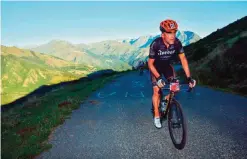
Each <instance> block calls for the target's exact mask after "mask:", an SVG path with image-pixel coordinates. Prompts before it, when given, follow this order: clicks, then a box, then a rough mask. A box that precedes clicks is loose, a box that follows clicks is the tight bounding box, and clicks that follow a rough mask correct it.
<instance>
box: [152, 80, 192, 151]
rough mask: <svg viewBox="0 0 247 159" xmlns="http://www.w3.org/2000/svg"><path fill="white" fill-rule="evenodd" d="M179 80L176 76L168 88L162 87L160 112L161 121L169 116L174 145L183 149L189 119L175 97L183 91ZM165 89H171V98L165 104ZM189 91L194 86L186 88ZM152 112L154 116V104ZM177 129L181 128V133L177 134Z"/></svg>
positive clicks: (170, 132) (169, 126)
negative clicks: (187, 119)
mask: <svg viewBox="0 0 247 159" xmlns="http://www.w3.org/2000/svg"><path fill="white" fill-rule="evenodd" d="M180 86H181V85H180V84H179V80H178V79H176V78H174V79H173V80H171V82H170V83H169V87H168V88H161V89H160V94H161V96H160V99H161V100H160V105H159V114H160V120H161V123H163V121H164V120H166V119H167V118H168V120H167V121H168V128H169V134H170V137H171V140H172V142H173V144H174V146H175V147H176V148H177V149H179V150H181V149H183V148H184V147H185V144H186V140H187V121H186V118H185V115H184V113H183V109H182V106H181V104H180V103H179V102H178V100H176V99H175V95H176V94H177V93H179V92H180V91H181V89H180ZM164 90H169V99H168V101H167V103H166V104H165V94H164V92H163V91H164ZM186 91H187V92H191V91H192V88H190V87H189V89H186ZM152 114H153V117H154V107H153V105H152ZM176 130H181V132H182V133H181V134H180V135H177V132H176Z"/></svg>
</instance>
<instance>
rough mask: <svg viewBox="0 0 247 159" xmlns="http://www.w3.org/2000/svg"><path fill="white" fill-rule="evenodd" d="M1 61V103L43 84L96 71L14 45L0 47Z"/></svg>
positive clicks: (76, 77) (66, 79)
mask: <svg viewBox="0 0 247 159" xmlns="http://www.w3.org/2000/svg"><path fill="white" fill-rule="evenodd" d="M1 60H2V61H1V66H2V67H1V74H2V77H1V81H2V89H1V97H2V104H7V103H9V102H12V101H13V100H15V99H17V98H20V97H22V96H25V95H26V94H28V93H30V92H31V91H33V90H35V89H36V88H38V87H40V86H42V85H49V84H55V83H59V82H62V81H71V80H74V79H79V78H80V77H84V76H87V75H88V74H89V73H91V72H94V71H96V70H99V68H96V67H89V66H86V65H83V64H76V63H73V62H68V61H65V60H63V59H60V58H57V57H54V56H50V55H46V54H41V53H36V52H33V51H30V50H25V49H19V48H17V47H5V46H1Z"/></svg>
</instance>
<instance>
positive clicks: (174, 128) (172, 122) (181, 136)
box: [168, 99, 187, 150]
mask: <svg viewBox="0 0 247 159" xmlns="http://www.w3.org/2000/svg"><path fill="white" fill-rule="evenodd" d="M168 128H169V133H170V136H171V139H172V142H173V144H174V146H175V147H176V148H177V149H179V150H181V149H183V148H184V146H185V144H186V140H187V123H186V119H185V116H184V114H183V110H182V107H181V105H180V104H179V103H178V102H177V101H176V100H175V99H173V100H172V101H171V103H170V108H169V112H168Z"/></svg>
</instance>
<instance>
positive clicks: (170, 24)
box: [160, 19, 178, 33]
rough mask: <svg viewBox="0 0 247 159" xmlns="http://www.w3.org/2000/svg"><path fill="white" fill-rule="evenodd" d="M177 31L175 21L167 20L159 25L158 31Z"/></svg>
mask: <svg viewBox="0 0 247 159" xmlns="http://www.w3.org/2000/svg"><path fill="white" fill-rule="evenodd" d="M174 30H175V31H176V30H178V24H177V22H176V21H174V20H171V19H167V20H164V21H162V22H161V23H160V31H161V32H162V33H163V32H171V31H174Z"/></svg>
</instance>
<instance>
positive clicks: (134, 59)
mask: <svg viewBox="0 0 247 159" xmlns="http://www.w3.org/2000/svg"><path fill="white" fill-rule="evenodd" d="M159 36H160V35H155V36H151V35H150V36H141V37H139V38H136V39H122V40H105V41H101V42H96V43H91V44H88V45H86V44H71V43H69V42H67V41H62V40H52V41H51V42H49V43H47V44H44V45H41V46H38V47H35V48H31V50H33V51H38V52H44V53H48V54H51V55H54V56H56V57H60V58H62V59H64V60H68V61H73V62H77V63H82V64H87V65H91V66H98V67H101V68H116V69H124V68H127V67H129V66H128V65H132V66H135V65H136V64H137V63H138V61H139V60H147V56H148V51H149V45H150V44H151V43H152V41H153V40H154V39H155V38H157V37H159ZM176 36H177V38H178V39H180V40H181V42H182V44H183V45H184V46H186V45H188V44H191V43H193V42H196V41H198V40H199V39H200V37H199V36H198V35H197V34H195V33H193V32H190V31H178V32H177V34H176ZM105 61H108V63H107V62H105Z"/></svg>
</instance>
